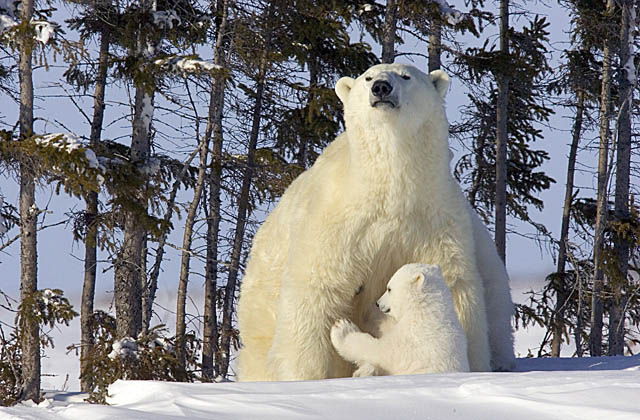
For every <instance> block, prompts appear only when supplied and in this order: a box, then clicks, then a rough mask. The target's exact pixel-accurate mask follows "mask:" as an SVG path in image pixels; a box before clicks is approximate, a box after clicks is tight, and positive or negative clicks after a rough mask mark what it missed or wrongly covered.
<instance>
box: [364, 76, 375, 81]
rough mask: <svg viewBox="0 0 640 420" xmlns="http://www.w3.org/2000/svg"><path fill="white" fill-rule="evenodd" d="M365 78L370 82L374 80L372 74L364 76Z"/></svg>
mask: <svg viewBox="0 0 640 420" xmlns="http://www.w3.org/2000/svg"><path fill="white" fill-rule="evenodd" d="M364 80H366V81H367V82H370V81H372V80H373V77H371V76H367V77H365V78H364Z"/></svg>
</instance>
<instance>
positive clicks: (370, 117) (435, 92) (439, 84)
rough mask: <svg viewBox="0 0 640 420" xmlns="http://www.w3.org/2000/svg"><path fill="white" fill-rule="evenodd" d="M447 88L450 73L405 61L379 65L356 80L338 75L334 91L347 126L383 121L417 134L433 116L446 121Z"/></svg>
mask: <svg viewBox="0 0 640 420" xmlns="http://www.w3.org/2000/svg"><path fill="white" fill-rule="evenodd" d="M448 88H449V76H447V74H446V73H445V72H444V71H442V70H436V71H433V72H431V73H430V74H425V73H423V72H421V71H420V70H418V69H417V68H415V67H413V66H409V65H405V64H378V65H375V66H373V67H371V68H369V70H367V71H365V72H364V73H363V74H362V75H360V77H358V78H357V79H353V78H351V77H343V78H341V79H340V80H338V83H337V84H336V87H335V91H336V94H337V95H338V97H339V98H340V100H341V101H342V103H343V105H344V119H345V124H346V126H347V129H349V127H351V126H359V127H360V128H365V129H376V128H377V127H380V125H381V124H386V125H388V126H391V127H392V128H402V129H403V130H407V131H409V132H412V133H416V132H418V131H419V130H420V129H422V127H423V125H424V124H425V122H428V121H429V120H430V119H432V118H435V119H437V120H438V121H440V120H441V119H443V118H444V119H445V120H446V117H445V115H444V97H445V95H446V93H447V89H448Z"/></svg>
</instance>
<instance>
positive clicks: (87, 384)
mask: <svg viewBox="0 0 640 420" xmlns="http://www.w3.org/2000/svg"><path fill="white" fill-rule="evenodd" d="M110 42H111V40H110V34H109V31H108V30H107V29H103V30H102V32H101V34H100V56H99V58H98V74H97V76H96V88H95V92H94V99H93V120H92V121H91V136H90V138H89V144H90V146H91V147H93V146H96V145H97V144H98V143H99V142H100V137H101V134H102V122H103V119H104V108H105V104H104V96H105V88H106V82H107V70H108V68H109V44H110ZM85 202H86V212H85V215H86V221H85V223H86V224H87V235H86V237H85V240H84V255H85V256H84V282H83V284H82V303H81V308H80V330H81V334H80V337H81V338H80V344H81V345H80V373H81V374H80V389H81V390H82V391H83V392H90V391H91V390H92V389H93V382H92V381H91V378H90V377H87V376H85V374H84V373H85V372H87V369H88V361H89V359H90V358H91V356H92V354H93V352H94V349H93V344H94V340H93V333H92V319H93V303H94V298H95V288H96V270H97V261H98V258H97V257H98V255H97V246H96V243H97V239H98V225H97V223H96V218H97V216H98V193H97V192H93V191H92V192H89V193H88V194H87V195H86V197H85Z"/></svg>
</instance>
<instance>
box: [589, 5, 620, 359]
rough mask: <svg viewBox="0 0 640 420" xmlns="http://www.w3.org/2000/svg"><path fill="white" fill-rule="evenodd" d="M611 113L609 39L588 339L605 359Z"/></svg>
mask: <svg viewBox="0 0 640 420" xmlns="http://www.w3.org/2000/svg"><path fill="white" fill-rule="evenodd" d="M613 8H614V0H608V1H607V15H609V16H610V15H611V14H612V13H613ZM610 109H611V36H610V35H607V38H606V39H605V44H604V51H603V57H602V91H601V94H600V151H599V157H598V201H597V210H596V226H595V237H594V245H593V264H594V278H593V293H592V297H591V334H590V336H589V352H590V354H591V356H600V355H602V313H603V303H602V297H601V296H600V294H601V292H602V283H603V278H604V272H603V270H602V246H603V240H604V229H605V226H606V225H607V210H608V194H607V179H608V167H607V166H608V154H609V136H610V130H609V116H610Z"/></svg>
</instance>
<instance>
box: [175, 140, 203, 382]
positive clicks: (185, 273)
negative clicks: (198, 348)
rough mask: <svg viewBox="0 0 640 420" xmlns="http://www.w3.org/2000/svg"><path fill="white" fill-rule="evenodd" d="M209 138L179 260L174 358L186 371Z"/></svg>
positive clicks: (199, 169)
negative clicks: (193, 272)
mask: <svg viewBox="0 0 640 420" xmlns="http://www.w3.org/2000/svg"><path fill="white" fill-rule="evenodd" d="M210 139H211V137H207V136H206V135H205V136H204V137H202V139H201V140H200V166H199V167H198V178H197V181H196V186H195V189H194V192H193V200H191V203H190V204H189V210H188V212H187V218H186V219H185V222H184V224H185V226H184V234H183V238H182V257H181V259H180V279H179V281H178V297H177V302H176V358H177V359H178V362H179V363H180V366H182V367H183V368H184V369H185V370H186V367H187V366H186V348H185V345H186V339H185V334H186V329H187V325H186V322H185V316H186V303H187V287H188V285H189V266H190V263H191V243H192V240H193V224H194V222H195V219H196V214H197V212H198V206H199V205H200V197H201V196H202V189H203V188H204V184H205V175H206V169H207V156H208V155H209V142H210Z"/></svg>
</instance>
